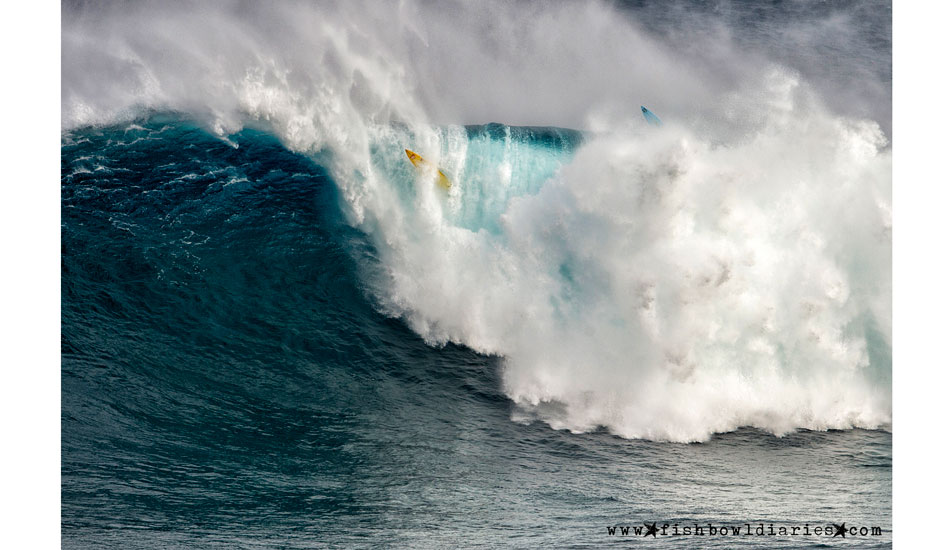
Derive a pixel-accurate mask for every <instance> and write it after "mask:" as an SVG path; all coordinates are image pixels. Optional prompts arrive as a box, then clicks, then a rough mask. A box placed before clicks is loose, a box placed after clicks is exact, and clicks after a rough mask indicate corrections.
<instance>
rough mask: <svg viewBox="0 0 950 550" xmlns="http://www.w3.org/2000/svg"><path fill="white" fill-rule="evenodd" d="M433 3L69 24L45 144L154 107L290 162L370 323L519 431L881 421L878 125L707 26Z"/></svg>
mask: <svg viewBox="0 0 950 550" xmlns="http://www.w3.org/2000/svg"><path fill="white" fill-rule="evenodd" d="M449 6H450V7H451V8H452V9H446V8H445V7H444V6H443V7H442V8H441V9H435V7H434V6H433V5H430V4H427V3H419V4H415V3H410V2H403V3H399V4H391V5H379V4H378V3H367V4H362V3H358V2H347V3H340V4H332V5H321V9H320V10H317V9H316V8H315V7H313V6H311V5H309V4H290V3H288V4H281V5H280V6H274V5H271V4H249V3H225V4H215V5H213V6H209V5H205V4H198V3H184V4H176V5H173V6H172V7H168V6H167V5H164V4H162V5H158V4H150V5H126V4H117V5H110V6H105V7H102V6H80V7H73V6H66V7H64V15H63V105H62V109H63V127H64V132H65V135H67V136H68V135H69V134H70V132H71V131H72V130H74V129H76V128H82V127H88V126H91V125H93V126H94V125H107V124H114V123H117V122H120V121H124V120H131V119H134V118H136V117H140V116H141V115H142V113H143V112H145V113H147V112H155V111H164V112H175V113H179V114H180V115H181V116H183V117H185V118H188V119H192V120H195V121H196V122H198V123H199V124H201V125H203V126H204V127H205V128H206V129H208V131H210V132H212V133H214V134H216V135H217V136H219V137H220V139H222V140H225V141H227V142H228V143H231V144H232V145H234V146H237V144H236V143H234V142H233V141H232V140H230V139H229V136H231V135H232V134H234V133H235V132H237V131H239V130H240V129H242V128H244V127H246V126H253V127H257V128H261V129H263V130H265V131H266V132H269V133H271V134H273V135H274V136H276V137H277V138H278V139H279V140H280V141H281V142H282V143H283V144H284V146H286V147H287V148H289V149H291V150H292V151H295V152H298V153H301V154H305V155H308V156H310V157H311V158H313V159H314V160H315V161H316V162H318V163H319V164H320V165H322V166H324V167H325V168H326V169H327V170H328V171H329V173H330V174H331V175H332V179H333V181H334V182H335V183H336V185H337V188H338V191H339V198H340V203H341V207H342V208H343V212H344V214H345V216H346V219H347V221H348V223H349V224H350V225H352V226H353V227H355V228H357V229H359V230H360V231H362V232H363V233H364V234H365V235H366V236H367V237H368V239H369V240H370V242H371V243H372V245H373V247H374V250H375V252H374V254H372V255H362V256H359V258H358V261H360V262H361V264H360V273H361V277H362V278H363V282H364V284H365V285H367V286H368V287H369V288H370V289H371V292H372V294H373V297H374V300H375V302H376V304H377V307H378V308H379V309H380V310H382V311H384V312H385V313H387V314H389V315H392V316H395V317H399V318H402V319H404V320H405V322H406V323H407V324H408V325H409V326H410V327H411V328H412V329H413V330H414V331H415V332H416V333H418V334H420V335H421V336H422V337H423V338H425V339H426V340H427V341H428V342H430V343H431V344H432V345H434V346H441V345H443V344H445V343H447V342H453V343H458V344H463V345H465V346H468V347H470V348H472V349H474V350H476V351H478V352H481V353H485V354H493V355H498V356H501V357H502V358H503V362H502V365H503V367H502V368H503V373H502V385H503V390H504V392H505V393H506V394H507V396H508V397H509V398H510V399H511V400H513V401H514V402H515V403H516V404H517V405H518V407H517V412H516V413H515V415H514V419H515V420H532V419H541V420H543V421H545V422H547V423H549V424H551V425H552V426H554V427H556V428H567V429H570V430H575V431H586V430H592V429H595V428H597V427H599V426H605V427H607V428H608V429H609V430H610V431H612V432H613V433H616V434H619V435H621V436H624V437H636V438H651V439H661V440H675V441H696V440H704V439H707V438H708V437H709V436H710V434H712V433H715V432H722V431H729V430H733V429H735V428H737V427H739V426H755V427H759V428H762V429H766V430H769V431H772V432H774V433H777V434H782V433H786V432H788V431H791V430H794V429H795V428H809V429H828V428H849V427H882V426H883V427H887V426H889V424H890V418H891V404H890V368H891V360H890V331H891V328H890V327H891V305H890V301H891V280H890V269H891V236H890V231H891V214H890V208H891V207H890V204H891V153H890V149H889V147H888V144H887V139H886V134H885V132H884V130H882V128H881V124H880V123H879V122H878V121H876V120H874V119H870V118H862V117H856V116H853V114H852V113H843V112H842V110H841V109H837V108H833V107H832V106H830V105H831V104H832V103H833V102H829V101H828V95H827V90H828V88H827V87H825V86H823V85H821V83H820V82H819V83H818V84H815V83H812V81H810V80H809V78H808V75H807V74H805V73H803V72H802V71H799V70H795V69H793V68H789V67H788V66H786V65H783V64H779V63H775V62H772V61H770V60H769V59H768V58H767V56H762V55H759V54H756V55H753V54H747V53H742V52H741V51H740V50H739V48H737V47H736V46H735V42H734V41H733V40H732V39H731V38H730V37H729V36H722V35H709V36H706V37H703V38H701V39H700V40H701V41H703V43H704V45H705V46H707V47H705V48H700V47H699V45H697V44H691V45H690V47H689V48H685V50H686V51H682V50H684V49H681V48H678V47H676V46H675V44H671V42H670V40H669V38H662V37H659V36H657V35H655V34H653V33H651V32H649V31H648V30H646V29H645V28H644V27H643V26H642V25H640V24H638V23H637V22H636V21H632V20H630V19H629V18H627V17H626V16H624V15H623V14H622V13H620V12H619V11H617V10H616V9H615V8H613V7H611V6H608V5H605V4H600V3H592V4H586V5H578V4H573V3H563V4H562V3H557V4H554V5H544V6H542V5H541V4H527V5H526V6H520V7H519V9H517V10H515V9H514V8H512V7H511V6H509V5H507V4H504V3H478V4H462V3H459V4H454V3H453V4H449ZM697 51H703V52H705V53H703V55H698V54H697V53H696V52H697ZM641 102H642V103H646V104H648V105H649V106H650V107H651V108H654V109H655V110H656V111H657V112H658V113H659V114H660V116H661V117H662V118H663V119H664V121H665V122H666V124H665V125H664V126H663V127H661V128H654V127H652V126H649V125H647V124H646V123H645V122H644V121H643V119H642V118H641V117H640V112H639V105H640V103H641ZM871 111H873V109H872V110H871ZM873 114H877V113H873ZM488 120H499V121H501V122H504V123H505V124H495V125H488V126H468V127H466V126H464V124H471V123H475V122H486V121H488ZM519 124H520V125H526V124H533V125H536V126H535V127H523V126H516V125H519ZM513 125H515V126H513ZM562 127H568V128H574V129H576V130H562V129H560V128H562ZM405 148H409V149H412V150H415V151H417V152H418V153H420V154H421V155H422V156H423V157H425V158H426V159H428V160H429V161H431V162H432V163H433V164H436V165H438V166H439V167H440V168H441V169H442V171H443V172H444V173H445V174H446V176H447V177H448V178H449V179H450V180H451V181H452V182H453V185H452V187H451V189H449V190H448V191H447V192H446V191H445V190H443V189H442V188H440V187H439V186H437V185H435V183H434V181H433V180H432V178H431V175H432V174H426V173H424V172H423V173H420V172H418V171H416V170H415V169H413V167H412V166H411V165H410V164H409V162H408V160H407V159H406V157H405V154H404V153H403V149H405ZM287 314H288V315H293V312H288V313H287Z"/></svg>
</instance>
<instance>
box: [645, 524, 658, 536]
mask: <svg viewBox="0 0 950 550" xmlns="http://www.w3.org/2000/svg"><path fill="white" fill-rule="evenodd" d="M643 525H645V526H646V528H647V532H646V533H644V534H643V536H644V537H649V536H650V535H653V538H656V522H655V521H654V522H653V525H650V524H649V523H644V524H643Z"/></svg>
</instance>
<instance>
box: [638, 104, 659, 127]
mask: <svg viewBox="0 0 950 550" xmlns="http://www.w3.org/2000/svg"><path fill="white" fill-rule="evenodd" d="M640 110H641V111H643V118H645V119H647V122H649V123H650V124H652V125H654V126H663V123H662V122H660V117H658V116H656V115H655V114H653V111H651V110H650V109H647V108H646V107H644V106H643V105H641V106H640Z"/></svg>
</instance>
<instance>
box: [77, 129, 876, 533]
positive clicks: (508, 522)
mask: <svg viewBox="0 0 950 550" xmlns="http://www.w3.org/2000/svg"><path fill="white" fill-rule="evenodd" d="M493 131H496V129H495V128H486V129H485V130H484V132H486V133H491V132H493ZM474 132H475V134H477V133H478V131H474ZM230 139H231V141H232V142H233V143H234V144H236V145H237V146H238V147H237V148H235V147H232V146H231V144H229V143H226V142H225V141H222V140H220V139H217V138H215V137H213V136H211V135H209V134H207V133H205V132H204V131H203V130H201V129H199V128H198V127H197V126H194V125H192V124H190V123H188V122H187V121H182V120H179V119H175V118H173V117H166V118H163V119H152V120H149V121H141V120H140V121H138V123H137V124H133V125H128V124H123V125H121V126H115V127H108V128H99V129H85V130H78V131H71V132H67V133H65V134H64V136H63V144H62V181H61V186H62V187H61V190H62V344H61V345H62V540H63V546H64V547H65V548H208V547H221V548H271V547H274V548H325V547H326V548H335V547H363V548H379V547H383V548H407V547H424V548H444V547H488V548H494V547H497V548H501V547H516V548H538V547H556V548H600V547H604V546H607V545H611V544H614V543H619V544H624V543H626V544H638V545H642V546H644V547H663V548H674V547H675V548H685V547H693V548H735V547H766V548H802V547H805V548H821V547H838V546H841V547H855V548H857V547H860V548H886V547H890V541H891V533H890V525H891V507H890V501H891V434H890V433H888V432H885V431H865V430H849V431H831V432H808V431H799V432H797V433H793V434H790V435H787V436H785V437H782V438H777V437H775V436H773V435H770V434H767V433H763V432H760V431H757V430H752V429H741V430H739V431H737V432H733V433H728V434H721V435H717V436H714V437H713V439H712V440H711V441H709V442H706V443H700V444H676V443H658V442H650V441H640V440H625V439H622V438H619V437H616V436H613V435H610V434H608V433H606V432H603V431H598V432H594V433H588V434H572V433H569V432H567V431H557V430H553V429H551V428H550V427H549V426H548V425H547V424H544V423H541V422H535V423H530V424H524V423H518V422H514V421H512V420H511V415H512V408H513V404H512V403H511V402H510V401H509V400H508V399H507V398H506V396H505V395H504V393H503V392H502V389H501V383H500V379H499V378H500V360H499V359H498V358H494V357H486V356H483V355H479V354H477V353H475V352H473V351H471V350H468V349H466V348H463V347H459V346H455V345H451V344H450V345H446V346H444V347H431V346H429V345H427V344H426V343H425V342H424V341H423V340H422V339H420V338H419V337H418V336H417V335H415V334H414V333H413V332H412V331H411V330H409V328H407V326H406V325H405V324H404V323H403V322H402V321H401V320H399V319H393V318H389V317H387V316H385V315H383V314H381V313H380V312H379V311H378V310H377V307H375V304H374V302H373V299H372V297H371V295H370V293H369V292H368V291H367V290H366V289H365V288H364V287H363V286H362V283H361V281H362V280H364V279H363V278H362V277H361V276H360V270H361V269H363V266H365V265H372V262H373V257H374V250H373V247H372V246H371V244H370V243H369V242H367V241H366V239H365V238H364V237H363V236H362V235H361V234H360V233H359V232H358V231H356V230H354V229H352V228H351V227H350V226H349V225H348V224H347V223H346V222H345V219H344V216H343V214H342V210H341V206H340V199H339V197H338V195H337V191H336V187H335V185H334V183H333V181H332V180H331V179H330V178H329V177H328V175H327V172H326V171H325V170H324V169H323V168H322V167H321V166H319V165H317V164H315V162H314V161H313V160H311V159H309V158H307V157H304V156H301V155H297V154H294V153H292V152H290V151H288V150H287V149H285V148H284V147H283V146H282V145H281V144H280V143H279V142H278V141H277V140H276V139H275V138H273V137H271V136H269V135H268V134H266V133H263V132H261V131H257V130H244V131H242V132H241V133H239V134H237V135H234V136H231V138H230ZM539 139H540V138H539ZM545 139H547V138H545ZM654 521H656V522H658V523H659V524H660V525H661V526H662V524H663V523H669V524H671V525H672V524H674V523H675V524H678V525H680V526H686V525H692V524H694V523H699V524H700V525H705V524H707V523H709V522H712V523H713V524H716V525H722V524H729V525H741V524H744V523H750V524H752V526H753V528H754V527H756V526H758V524H759V523H764V524H765V525H766V526H767V525H768V524H770V523H771V524H774V525H775V526H782V525H786V526H802V525H804V524H806V523H808V524H810V525H811V526H815V525H828V524H830V523H832V522H834V523H839V524H840V523H841V522H842V521H843V522H846V523H847V525H849V526H850V525H857V526H868V527H871V526H879V527H882V528H883V534H882V535H880V536H876V537H874V536H867V537H860V536H857V537H855V536H849V537H848V538H847V539H845V540H842V539H840V538H836V539H831V538H829V537H816V538H812V539H808V538H806V537H803V536H785V537H781V536H778V537H767V538H761V537H749V536H746V537H711V536H708V535H707V536H705V537H699V536H694V537H692V538H690V539H689V540H688V541H684V539H683V537H669V536H668V537H660V538H657V539H655V540H654V539H653V538H652V537H651V538H649V539H644V537H639V539H640V540H638V541H637V542H636V543H634V542H632V541H631V540H629V539H631V538H635V537H634V536H628V537H622V536H617V535H614V536H610V535H608V531H607V527H608V526H615V525H621V526H622V525H641V524H642V523H643V522H650V523H652V522H654ZM763 541H764V542H763Z"/></svg>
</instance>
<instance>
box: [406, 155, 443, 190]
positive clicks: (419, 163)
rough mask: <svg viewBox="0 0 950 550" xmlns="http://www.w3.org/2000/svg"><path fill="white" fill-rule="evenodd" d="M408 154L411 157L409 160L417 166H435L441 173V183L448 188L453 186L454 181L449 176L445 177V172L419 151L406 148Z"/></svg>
mask: <svg viewBox="0 0 950 550" xmlns="http://www.w3.org/2000/svg"><path fill="white" fill-rule="evenodd" d="M406 156H407V157H409V162H411V163H412V165H413V166H415V167H416V168H435V170H436V172H438V173H439V185H441V186H442V187H444V188H446V189H448V188H449V187H452V182H450V181H449V178H447V177H445V174H443V173H442V170H439V169H438V168H437V167H435V166H433V164H432V163H431V162H429V161H427V160H426V159H424V158H422V157H421V156H419V154H418V153H416V152H414V151H410V150H409V149H406Z"/></svg>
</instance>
